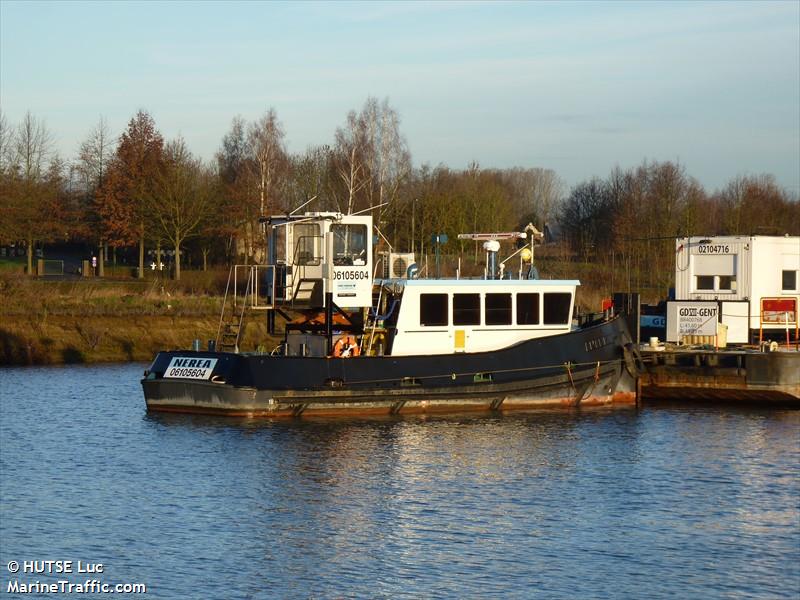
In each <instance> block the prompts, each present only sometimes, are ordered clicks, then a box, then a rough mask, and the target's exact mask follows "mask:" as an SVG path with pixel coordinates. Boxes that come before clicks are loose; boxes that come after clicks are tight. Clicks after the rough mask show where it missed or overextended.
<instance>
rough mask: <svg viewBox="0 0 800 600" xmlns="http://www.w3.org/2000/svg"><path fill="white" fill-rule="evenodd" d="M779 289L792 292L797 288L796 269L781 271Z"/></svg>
mask: <svg viewBox="0 0 800 600" xmlns="http://www.w3.org/2000/svg"><path fill="white" fill-rule="evenodd" d="M781 289H782V290H783V291H784V292H793V291H795V290H796V289H797V271H786V270H784V271H783V272H782V273H781Z"/></svg>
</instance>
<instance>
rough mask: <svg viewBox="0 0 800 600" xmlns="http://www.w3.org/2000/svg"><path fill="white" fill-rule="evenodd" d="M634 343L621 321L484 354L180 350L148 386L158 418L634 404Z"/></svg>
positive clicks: (166, 358) (155, 368)
mask: <svg viewBox="0 0 800 600" xmlns="http://www.w3.org/2000/svg"><path fill="white" fill-rule="evenodd" d="M626 346H627V347H630V336H629V334H628V332H627V329H626V328H625V325H624V323H623V321H622V320H621V319H615V320H613V321H609V322H605V323H601V324H599V325H596V326H592V327H587V328H585V329H580V330H577V331H573V332H570V333H566V334H562V335H556V336H551V337H545V338H539V339H535V340H528V341H524V342H520V343H517V344H514V345H513V346H509V347H507V348H504V349H501V350H494V351H490V352H477V353H456V354H447V355H431V356H426V355H415V356H360V357H356V358H312V357H287V356H270V355H264V354H244V353H242V354H234V353H225V352H192V351H183V350H173V351H168V352H160V353H159V354H158V355H157V356H156V358H155V360H154V361H153V364H152V365H151V367H150V368H149V369H148V371H146V375H145V378H144V379H143V380H142V387H143V389H144V395H145V401H146V404H147V409H148V410H150V411H159V412H181V413H199V414H225V415H230V416H246V417H296V416H300V415H303V416H312V415H316V416H336V415H392V414H414V413H454V412H465V411H491V410H494V411H506V410H521V409H535V408H557V407H588V406H608V405H617V404H621V405H634V404H635V403H636V399H637V397H636V383H635V370H634V369H633V368H632V365H633V361H632V358H631V356H630V354H629V351H628V350H626ZM626 354H627V356H626ZM176 358H180V359H188V360H192V359H195V360H208V359H211V364H213V372H211V374H210V376H209V377H208V379H206V380H195V379H180V378H174V377H172V378H170V377H165V376H164V375H165V372H166V371H167V369H168V367H169V365H170V364H171V363H172V361H173V359H176ZM198 364H202V363H198Z"/></svg>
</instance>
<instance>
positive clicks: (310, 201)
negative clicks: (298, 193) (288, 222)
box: [289, 194, 319, 217]
mask: <svg viewBox="0 0 800 600" xmlns="http://www.w3.org/2000/svg"><path fill="white" fill-rule="evenodd" d="M318 195H319V194H314V195H313V196H312V197H311V199H310V200H306V201H305V202H303V203H302V204H301V205H300V206H298V207H297V208H295V209H294V210H293V211H292V212H290V213H289V216H290V217H291V216H292V215H293V214H294V213H296V212H297V211H298V210H300V209H301V208H303V207H304V206H306V205H308V204H311V203H312V202H313V201H314V200H316V199H317V196H318Z"/></svg>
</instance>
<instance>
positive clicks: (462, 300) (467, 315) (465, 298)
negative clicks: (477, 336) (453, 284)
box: [453, 294, 481, 325]
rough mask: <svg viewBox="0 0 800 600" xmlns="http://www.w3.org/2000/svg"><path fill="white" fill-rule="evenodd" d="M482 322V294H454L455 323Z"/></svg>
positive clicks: (475, 323) (478, 323)
mask: <svg viewBox="0 0 800 600" xmlns="http://www.w3.org/2000/svg"><path fill="white" fill-rule="evenodd" d="M480 324H481V295H480V294H453V325H480Z"/></svg>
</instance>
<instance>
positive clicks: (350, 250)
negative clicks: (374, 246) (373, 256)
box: [331, 223, 369, 266]
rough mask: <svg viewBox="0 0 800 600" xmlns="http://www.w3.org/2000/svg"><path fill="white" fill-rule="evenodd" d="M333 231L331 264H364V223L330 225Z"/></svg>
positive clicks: (365, 235)
mask: <svg viewBox="0 0 800 600" xmlns="http://www.w3.org/2000/svg"><path fill="white" fill-rule="evenodd" d="M331 233H333V264H334V265H337V266H345V265H356V266H358V265H362V266H363V265H366V264H367V251H368V249H367V243H368V238H369V236H368V234H367V226H366V225H343V224H341V223H335V224H333V225H331Z"/></svg>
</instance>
